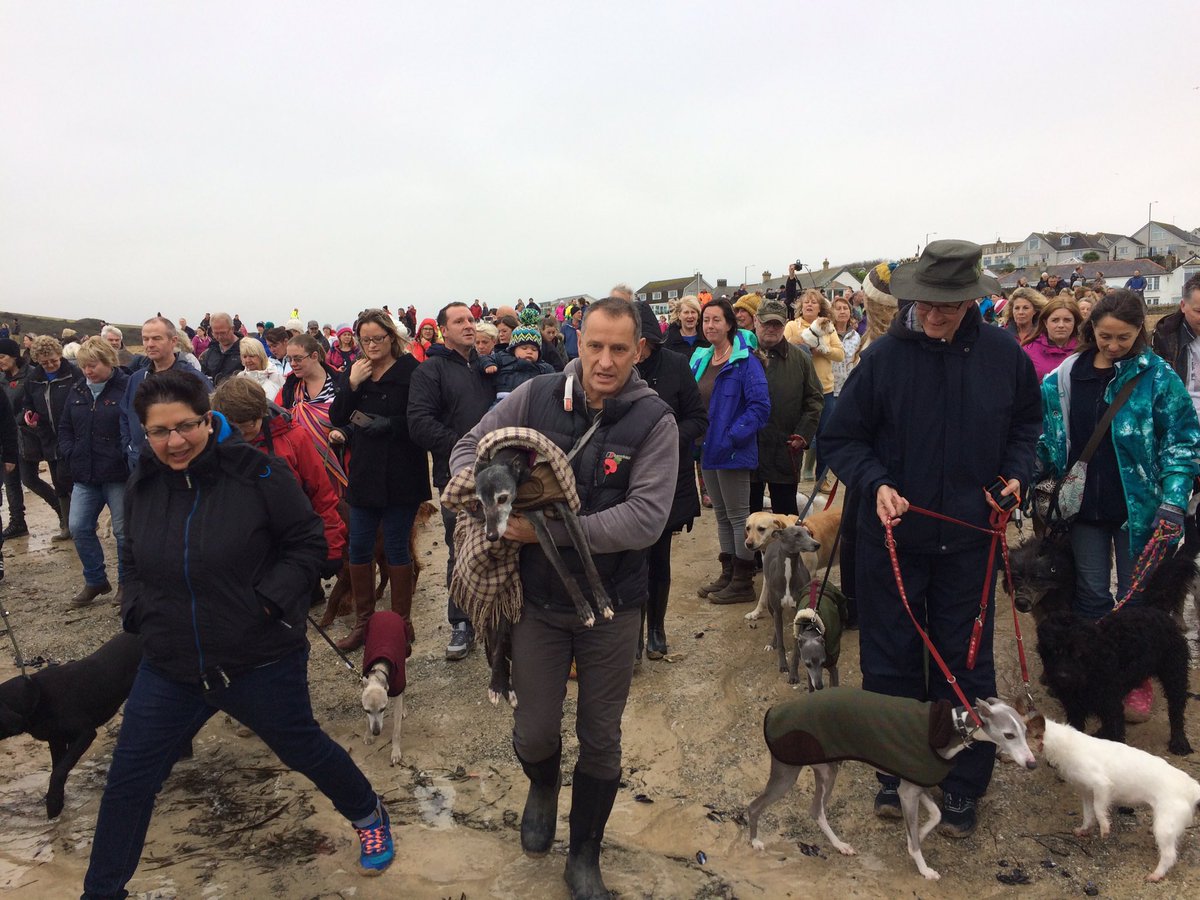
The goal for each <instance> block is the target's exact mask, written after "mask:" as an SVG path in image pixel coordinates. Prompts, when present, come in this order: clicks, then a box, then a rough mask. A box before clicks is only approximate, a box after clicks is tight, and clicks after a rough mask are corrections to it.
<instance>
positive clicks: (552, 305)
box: [538, 294, 596, 313]
mask: <svg viewBox="0 0 1200 900" xmlns="http://www.w3.org/2000/svg"><path fill="white" fill-rule="evenodd" d="M580 300H582V301H583V302H584V303H595V302H596V298H595V297H593V296H592V295H591V294H567V296H565V297H555V298H554V299H553V300H551V301H550V302H549V303H539V304H538V306H540V307H541V308H542V312H543V313H548V312H553V311H554V310H556V309H558V304H560V303H561V304H562V305H563V306H572V305H573V304H575V303H578V302H579V301H580Z"/></svg>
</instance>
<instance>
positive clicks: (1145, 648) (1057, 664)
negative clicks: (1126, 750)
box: [1037, 606, 1192, 756]
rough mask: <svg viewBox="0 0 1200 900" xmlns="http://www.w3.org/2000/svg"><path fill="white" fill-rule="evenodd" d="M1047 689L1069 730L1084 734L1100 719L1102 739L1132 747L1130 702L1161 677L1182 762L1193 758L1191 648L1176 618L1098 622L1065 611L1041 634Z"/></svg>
mask: <svg viewBox="0 0 1200 900" xmlns="http://www.w3.org/2000/svg"><path fill="white" fill-rule="evenodd" d="M1037 635H1038V648H1037V649H1038V655H1039V656H1041V658H1042V669H1043V671H1042V679H1041V680H1042V684H1044V685H1045V686H1046V687H1047V688H1048V689H1049V690H1050V693H1051V694H1053V695H1054V696H1055V697H1057V698H1058V700H1059V702H1061V703H1062V705H1063V709H1064V710H1065V711H1066V715H1067V724H1069V725H1070V726H1071V727H1072V728H1075V729H1078V730H1079V731H1082V730H1083V728H1084V724H1085V722H1086V720H1087V717H1088V715H1089V714H1091V715H1096V716H1098V717H1099V719H1100V730H1099V731H1098V732H1096V736H1097V737H1101V738H1106V739H1108V740H1110V741H1121V742H1124V741H1125V710H1124V699H1125V695H1126V694H1128V693H1129V692H1130V691H1131V690H1133V689H1134V688H1135V687H1137V686H1138V685H1139V684H1141V683H1142V682H1143V681H1145V680H1146V679H1147V678H1157V679H1158V680H1159V682H1161V683H1162V688H1163V694H1164V695H1166V698H1167V717H1168V720H1169V721H1170V724H1171V738H1170V741H1169V742H1168V743H1167V749H1168V750H1170V751H1171V752H1172V753H1174V754H1176V755H1177V756H1186V755H1187V754H1189V753H1191V752H1192V746H1191V744H1189V743H1188V739H1187V735H1186V734H1185V733H1184V725H1183V715H1184V708H1185V707H1186V706H1187V701H1188V645H1187V638H1185V637H1184V636H1183V633H1182V632H1181V631H1180V628H1179V624H1178V623H1177V621H1176V620H1175V618H1174V617H1173V616H1172V615H1171V614H1170V613H1167V612H1164V611H1163V610H1161V609H1156V608H1154V607H1151V606H1123V607H1122V608H1121V609H1119V610H1117V611H1116V612H1115V613H1111V614H1110V615H1107V616H1105V617H1104V618H1102V619H1101V620H1100V621H1098V622H1090V621H1088V620H1087V619H1083V618H1080V617H1079V616H1077V615H1075V614H1074V613H1070V612H1059V613H1055V614H1054V615H1052V616H1049V617H1048V618H1046V620H1045V621H1043V622H1042V623H1041V624H1040V625H1038V628H1037Z"/></svg>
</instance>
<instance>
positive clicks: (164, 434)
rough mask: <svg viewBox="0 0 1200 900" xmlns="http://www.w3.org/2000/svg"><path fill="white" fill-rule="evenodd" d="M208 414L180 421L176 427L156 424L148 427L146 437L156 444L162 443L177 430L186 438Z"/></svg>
mask: <svg viewBox="0 0 1200 900" xmlns="http://www.w3.org/2000/svg"><path fill="white" fill-rule="evenodd" d="M207 419H208V417H207V416H201V417H200V418H198V419H188V420H187V421H186V422H180V423H179V424H178V425H176V426H175V427H174V428H165V427H163V426H162V425H155V426H154V427H153V428H147V429H146V439H147V440H151V441H153V442H154V443H156V444H161V443H162V442H163V441H165V440H166V439H167V438H169V437H170V436H171V432H172V431H174V432H176V433H177V434H178V435H179V436H180V437H182V438H186V437H188V436H189V435H191V434H192V433H194V432H195V430H196V429H197V428H199V427H200V426H201V425H203V424H204V423H205V421H206V420H207Z"/></svg>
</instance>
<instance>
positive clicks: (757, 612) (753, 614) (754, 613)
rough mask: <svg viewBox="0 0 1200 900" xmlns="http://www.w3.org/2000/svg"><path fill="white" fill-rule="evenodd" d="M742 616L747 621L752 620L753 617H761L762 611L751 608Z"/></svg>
mask: <svg viewBox="0 0 1200 900" xmlns="http://www.w3.org/2000/svg"><path fill="white" fill-rule="evenodd" d="M742 618H743V619H745V620H746V621H747V622H753V621H754V620H755V619H761V618H762V612H761V611H760V610H757V609H755V610H751V611H750V612H748V613H746V615H744V616H742Z"/></svg>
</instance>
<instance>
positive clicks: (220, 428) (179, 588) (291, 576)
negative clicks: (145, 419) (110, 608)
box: [121, 413, 326, 687]
mask: <svg viewBox="0 0 1200 900" xmlns="http://www.w3.org/2000/svg"><path fill="white" fill-rule="evenodd" d="M213 426H214V429H216V430H217V433H216V434H215V435H213V437H212V438H210V440H209V445H208V447H207V449H205V451H204V452H203V453H202V454H200V456H198V457H197V458H196V459H195V460H194V461H193V462H192V464H191V465H190V466H189V467H188V468H187V470H186V471H185V472H176V471H174V470H172V469H170V468H168V467H167V466H165V465H163V464H162V463H160V462H159V461H158V459H157V457H155V455H154V453H153V452H152V451H151V450H150V448H149V446H148V445H147V446H146V447H144V448H143V450H142V453H141V456H140V458H139V461H138V466H137V468H136V469H135V470H134V473H133V475H132V476H130V479H129V483H128V486H127V488H126V491H125V552H126V554H127V557H126V572H127V576H126V581H125V600H124V603H123V604H122V606H121V616H122V620H123V622H124V624H125V630H126V631H132V632H136V633H140V634H141V635H142V637H143V638H144V639H145V654H146V659H147V661H148V662H150V663H151V664H152V665H153V666H154V667H155V668H156V669H158V670H159V671H160V672H162V673H163V674H164V675H166V676H167V677H169V678H174V679H177V680H180V681H186V682H190V683H197V682H200V681H201V676H202V675H206V676H207V677H208V680H209V682H210V684H211V685H212V686H213V687H217V686H219V684H220V683H221V677H220V673H219V672H217V670H218V669H220V670H221V671H223V672H224V673H225V674H226V675H227V676H228V677H230V678H235V677H236V676H237V675H238V674H239V673H241V672H244V671H246V670H248V669H250V668H252V667H254V666H259V665H262V664H264V663H269V662H273V661H274V660H277V659H280V658H281V657H283V656H286V655H287V654H289V653H292V652H294V651H296V650H298V649H300V648H302V647H303V646H304V645H305V638H304V620H305V615H306V614H307V612H308V605H309V597H310V596H311V594H312V586H313V583H314V582H315V580H316V577H317V569H318V567H319V566H320V565H321V563H323V562H324V561H325V557H326V547H325V535H324V533H323V530H322V526H321V520H320V518H318V516H317V514H316V513H315V512H313V508H312V504H310V503H309V501H308V497H306V496H305V494H304V491H303V490H302V489H301V487H300V484H299V482H297V481H296V476H295V475H293V474H292V473H291V470H289V469H288V467H287V466H286V465H283V464H282V463H281V462H280V461H279V460H273V459H272V458H271V457H269V456H266V455H265V454H263V453H261V452H260V451H258V450H256V449H255V448H254V447H251V446H250V445H249V444H246V443H243V442H242V440H241V439H240V438H238V437H236V436H232V435H231V432H230V429H229V426H228V425H226V424H225V420H224V419H223V418H222V417H221V415H220V413H214V414H213ZM285 623H286V624H285Z"/></svg>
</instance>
